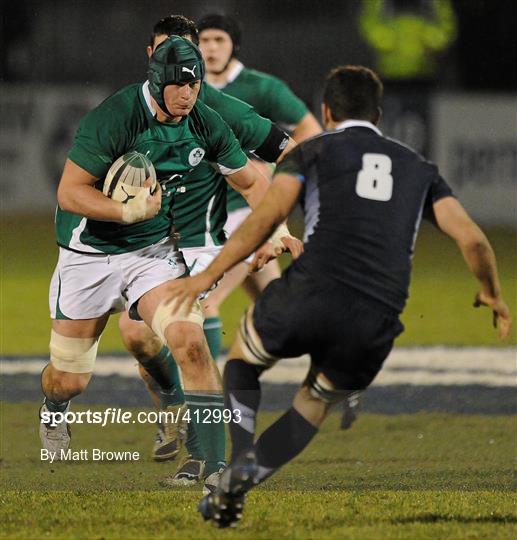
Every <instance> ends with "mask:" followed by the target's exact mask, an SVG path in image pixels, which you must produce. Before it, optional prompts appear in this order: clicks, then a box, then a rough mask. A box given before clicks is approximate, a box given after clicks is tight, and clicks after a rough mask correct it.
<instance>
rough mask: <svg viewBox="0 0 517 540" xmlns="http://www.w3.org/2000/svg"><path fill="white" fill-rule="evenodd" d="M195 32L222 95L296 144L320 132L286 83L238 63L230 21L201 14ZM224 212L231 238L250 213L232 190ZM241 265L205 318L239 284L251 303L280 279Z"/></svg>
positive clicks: (268, 270)
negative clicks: (281, 128)
mask: <svg viewBox="0 0 517 540" xmlns="http://www.w3.org/2000/svg"><path fill="white" fill-rule="evenodd" d="M198 32H199V48H200V50H201V53H202V54H203V58H204V60H205V65H206V76H205V78H206V80H207V82H209V83H210V84H211V85H212V86H214V87H215V88H218V89H220V90H222V91H223V92H224V93H225V94H229V95H231V96H234V97H236V98H239V99H241V100H243V101H245V102H246V103H249V104H250V105H253V107H254V109H255V110H256V111H257V112H258V114H260V115H261V116H265V117H266V118H269V119H270V120H272V121H273V122H276V123H278V124H279V125H282V126H284V127H285V128H286V129H289V130H290V131H291V132H292V133H291V136H292V137H293V139H294V140H295V141H296V142H301V141H303V140H305V139H307V138H309V137H312V136H314V135H317V134H319V133H321V127H320V125H319V124H318V122H317V121H316V119H315V118H314V116H313V115H312V113H311V112H310V111H309V110H308V108H307V106H306V105H305V104H304V103H303V101H302V100H301V99H299V98H298V97H297V96H296V95H295V94H294V93H293V92H292V90H291V89H290V88H289V87H288V86H287V84H286V83H284V82H283V81H281V80H280V79H277V78H276V77H273V76H271V75H268V74H266V73H262V72H260V71H256V70H253V69H249V68H247V67H245V66H244V65H243V64H242V63H241V62H240V61H239V60H238V58H237V57H238V53H239V49H240V43H241V32H240V29H239V26H238V24H237V23H236V22H235V21H234V20H233V19H232V18H231V17H227V16H223V15H217V14H212V15H206V16H205V17H202V18H201V20H200V21H199V22H198ZM262 165H263V166H264V163H262ZM263 171H264V172H265V174H268V175H269V176H271V169H268V168H267V167H263ZM227 208H228V221H227V222H226V225H225V230H226V232H227V234H228V235H231V234H232V232H233V231H234V230H235V229H236V228H237V227H238V226H239V224H240V223H241V222H242V221H243V220H244V219H245V218H246V216H247V215H248V214H249V213H250V208H249V205H247V204H246V201H245V200H244V199H243V198H242V197H241V196H240V195H239V193H237V192H236V191H235V190H233V189H231V188H229V190H228V203H227ZM250 260H251V259H247V261H246V262H248V263H249V261H250ZM246 262H243V263H240V264H239V265H237V266H236V267H235V268H232V269H231V270H230V271H229V272H228V273H227V274H226V275H225V276H224V278H223V279H222V280H221V283H220V284H219V286H218V287H217V289H216V290H215V291H214V292H213V294H212V296H211V301H210V309H209V311H208V312H207V316H209V317H213V318H215V317H219V307H220V305H221V304H222V303H223V301H224V300H225V299H226V298H227V297H228V295H229V294H230V293H231V292H232V291H233V290H234V289H235V288H236V287H237V286H239V285H241V284H242V285H243V287H244V289H245V291H246V292H247V294H248V295H249V296H250V297H251V299H252V300H254V299H255V298H256V296H257V295H258V294H259V293H260V292H261V291H262V290H263V289H264V288H265V286H266V285H267V284H268V283H269V282H270V281H271V280H273V279H276V278H278V277H280V268H279V266H278V263H277V262H276V261H271V262H270V263H269V264H268V265H266V267H265V268H264V269H263V270H262V271H261V272H257V273H254V274H251V275H249V268H248V265H247V264H246Z"/></svg>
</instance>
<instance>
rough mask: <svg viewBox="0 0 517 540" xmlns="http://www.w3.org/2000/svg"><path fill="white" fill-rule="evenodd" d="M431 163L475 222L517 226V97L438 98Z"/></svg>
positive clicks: (455, 95)
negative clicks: (436, 167)
mask: <svg viewBox="0 0 517 540" xmlns="http://www.w3.org/2000/svg"><path fill="white" fill-rule="evenodd" d="M431 115H432V119H433V122H432V123H433V129H432V131H431V133H432V140H431V147H432V155H431V157H432V159H433V160H434V161H435V162H436V163H437V164H438V166H439V168H440V171H441V173H442V176H443V177H444V178H445V179H446V180H447V181H448V182H449V184H450V185H451V186H452V188H453V189H454V192H455V194H456V195H457V196H458V198H459V199H460V201H461V202H462V204H463V205H464V206H465V207H466V208H467V210H468V211H469V213H470V214H471V215H472V216H473V217H474V218H475V219H476V220H477V221H479V222H480V223H487V224H494V225H513V226H514V227H516V226H517V96H509V95H497V94H475V95H465V94H451V95H448V94H439V95H436V96H434V98H433V100H432V112H431Z"/></svg>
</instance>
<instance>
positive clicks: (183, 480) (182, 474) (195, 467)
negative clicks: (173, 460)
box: [159, 455, 205, 487]
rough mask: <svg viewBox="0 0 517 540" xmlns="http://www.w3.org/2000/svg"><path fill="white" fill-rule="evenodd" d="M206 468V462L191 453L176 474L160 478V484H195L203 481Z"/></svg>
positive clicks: (165, 485) (177, 485)
mask: <svg viewBox="0 0 517 540" xmlns="http://www.w3.org/2000/svg"><path fill="white" fill-rule="evenodd" d="M204 470H205V462H204V461H202V460H200V459H193V458H192V456H190V455H189V456H187V457H186V458H185V459H184V461H183V463H182V464H181V465H180V466H179V467H178V470H177V471H176V472H175V473H174V474H172V475H170V476H167V477H165V478H164V479H163V480H160V482H159V484H160V485H161V486H163V487H181V486H193V485H194V484H197V483H198V482H200V481H201V479H202V478H203V472H204Z"/></svg>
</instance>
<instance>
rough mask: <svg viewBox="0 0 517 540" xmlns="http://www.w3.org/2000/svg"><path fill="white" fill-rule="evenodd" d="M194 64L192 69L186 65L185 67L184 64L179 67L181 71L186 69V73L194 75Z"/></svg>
mask: <svg viewBox="0 0 517 540" xmlns="http://www.w3.org/2000/svg"><path fill="white" fill-rule="evenodd" d="M196 67H197V66H196V65H195V64H194V67H193V68H192V69H189V68H188V67H185V66H182V68H181V73H183V72H185V71H187V72H188V73H190V74H191V75H192V77H195V76H196V75H195V74H194V71H195V70H196Z"/></svg>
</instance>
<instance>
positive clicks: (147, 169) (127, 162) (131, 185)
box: [102, 151, 156, 203]
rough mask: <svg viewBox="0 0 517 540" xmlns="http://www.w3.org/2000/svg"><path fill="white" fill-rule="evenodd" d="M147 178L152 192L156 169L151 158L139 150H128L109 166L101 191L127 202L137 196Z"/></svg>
mask: <svg viewBox="0 0 517 540" xmlns="http://www.w3.org/2000/svg"><path fill="white" fill-rule="evenodd" d="M147 178H150V179H151V181H152V185H151V193H154V190H155V189H156V171H155V170H154V167H153V164H152V163H151V160H150V159H149V158H148V157H147V156H144V155H143V154H140V152H136V151H133V152H128V153H127V154H124V155H123V156H120V157H119V158H118V159H117V160H116V161H115V162H114V163H113V165H112V166H111V167H110V168H109V170H108V173H107V174H106V178H105V179H104V185H103V188H102V192H103V193H104V195H106V197H109V198H110V199H113V200H114V201H119V202H121V203H127V202H128V201H130V200H131V199H134V198H135V197H136V196H137V194H138V193H139V191H140V190H141V189H142V188H143V187H144V182H145V181H146V179H147Z"/></svg>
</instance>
